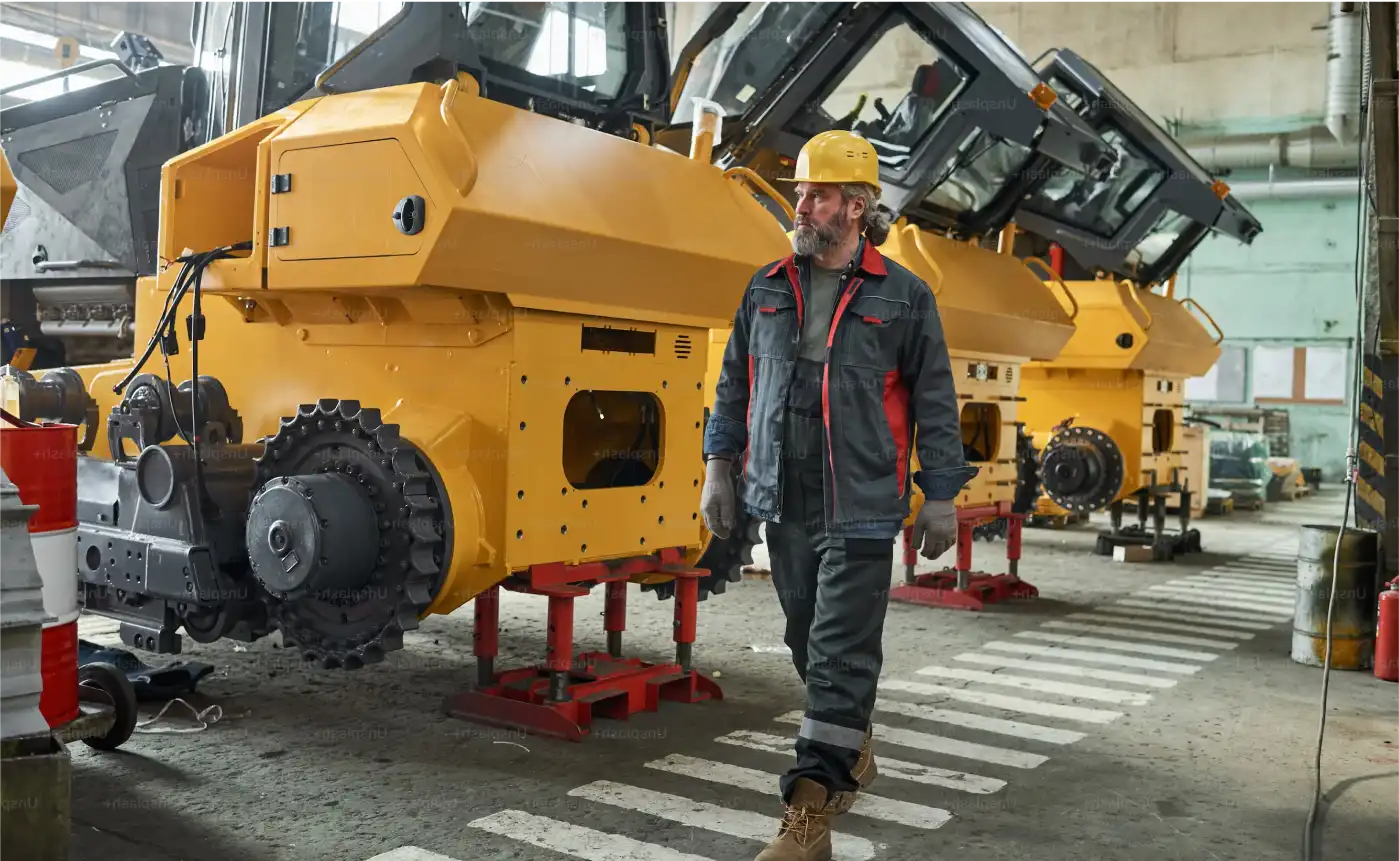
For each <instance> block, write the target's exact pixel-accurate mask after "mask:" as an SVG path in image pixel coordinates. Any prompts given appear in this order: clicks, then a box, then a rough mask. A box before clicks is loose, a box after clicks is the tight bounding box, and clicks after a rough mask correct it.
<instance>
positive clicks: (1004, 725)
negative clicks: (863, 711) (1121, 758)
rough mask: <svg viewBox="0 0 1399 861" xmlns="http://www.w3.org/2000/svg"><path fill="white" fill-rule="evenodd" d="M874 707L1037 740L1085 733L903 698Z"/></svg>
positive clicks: (1064, 739)
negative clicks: (970, 712)
mask: <svg viewBox="0 0 1399 861" xmlns="http://www.w3.org/2000/svg"><path fill="white" fill-rule="evenodd" d="M874 707H875V708H876V709H878V710H880V711H886V712H890V713H892V714H901V715H905V716H907V717H915V718H919V719H921V720H926V721H933V722H935V723H945V724H950V725H952V726H960V727H966V728H967V729H979V730H983V731H985V732H995V733H1001V734H1003V735H1010V736H1015V737H1017V738H1031V739H1034V740H1035V741H1043V742H1046V743H1048V744H1072V743H1074V742H1076V741H1079V740H1081V739H1082V738H1083V737H1084V735H1085V734H1084V733H1081V732H1075V731H1073V730H1068V729H1056V728H1055V727H1048V726H1040V725H1039V724H1033V723H1025V722H1024V721H1018V720H1003V719H1001V718H992V717H986V716H985V715H974V714H969V713H967V712H959V711H953V710H951V709H940V708H934V707H932V706H925V705H921V704H919V703H908V702H904V701H902V700H889V699H880V700H878V701H877V702H875V704H874Z"/></svg>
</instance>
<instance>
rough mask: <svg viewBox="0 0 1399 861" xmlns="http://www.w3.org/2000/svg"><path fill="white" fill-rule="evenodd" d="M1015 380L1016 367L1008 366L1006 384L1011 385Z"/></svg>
mask: <svg viewBox="0 0 1399 861" xmlns="http://www.w3.org/2000/svg"><path fill="white" fill-rule="evenodd" d="M1014 382H1015V369H1014V368H1006V385H1011V384H1012V383H1014Z"/></svg>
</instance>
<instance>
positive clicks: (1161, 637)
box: [1043, 621, 1239, 649]
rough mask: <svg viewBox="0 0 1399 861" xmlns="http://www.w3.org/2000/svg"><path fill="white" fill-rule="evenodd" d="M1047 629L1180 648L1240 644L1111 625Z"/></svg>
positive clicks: (1053, 625) (1060, 624)
mask: <svg viewBox="0 0 1399 861" xmlns="http://www.w3.org/2000/svg"><path fill="white" fill-rule="evenodd" d="M1043 627H1045V628H1059V629H1061V630H1064V631H1084V632H1086V633H1089V634H1102V635H1104V636H1107V635H1110V634H1111V635H1116V636H1119V637H1130V638H1132V639H1136V640H1151V641H1153V642H1157V643H1175V644H1176V645H1178V646H1201V647H1203V648H1207V649H1237V648H1238V647H1239V644H1238V643H1230V642H1226V641H1224V640H1211V639H1208V638H1206V637H1187V636H1185V635H1183V634H1163V633H1161V632H1160V631H1143V630H1140V629H1138V628H1114V627H1112V626H1110V625H1085V624H1082V623H1079V622H1059V621H1049V622H1045V623H1044V625H1043Z"/></svg>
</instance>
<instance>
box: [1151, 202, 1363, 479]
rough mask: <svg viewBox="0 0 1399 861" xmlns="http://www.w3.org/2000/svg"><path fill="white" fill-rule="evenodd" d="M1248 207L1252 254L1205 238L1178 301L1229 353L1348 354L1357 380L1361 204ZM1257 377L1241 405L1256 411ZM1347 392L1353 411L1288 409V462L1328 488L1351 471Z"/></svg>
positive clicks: (1319, 407) (1249, 372) (1318, 407)
mask: <svg viewBox="0 0 1399 861" xmlns="http://www.w3.org/2000/svg"><path fill="white" fill-rule="evenodd" d="M1246 205H1247V206H1248V208H1249V209H1250V210H1251V211H1252V212H1253V213H1254V215H1255V216H1256V217H1257V218H1258V219H1259V221H1260V222H1261V223H1262V224H1263V233H1262V234H1261V235H1260V236H1259V237H1258V238H1257V239H1255V240H1254V242H1253V245H1252V246H1248V247H1245V246H1242V245H1240V244H1239V243H1237V242H1234V241H1233V240H1231V239H1227V238H1223V237H1214V238H1211V239H1208V240H1206V241H1205V242H1204V243H1202V244H1201V246H1200V247H1199V248H1198V249H1196V251H1195V253H1194V254H1193V255H1192V256H1191V257H1190V259H1189V260H1187V261H1186V265H1185V266H1184V267H1182V269H1181V274H1180V277H1179V279H1178V281H1177V285H1176V293H1177V295H1179V296H1191V297H1194V299H1195V300H1196V301H1197V302H1199V303H1200V304H1201V305H1202V306H1204V308H1205V310H1206V311H1208V312H1209V314H1210V315H1211V316H1212V317H1214V319H1215V321H1216V322H1218V323H1219V326H1220V328H1221V329H1222V330H1223V331H1224V335H1225V340H1224V342H1223V344H1222V346H1226V347H1227V346H1241V347H1252V346H1254V345H1259V344H1265V345H1279V346H1281V345H1297V346H1310V345H1318V346H1345V347H1348V348H1350V359H1349V361H1348V367H1347V374H1353V373H1354V364H1353V363H1354V349H1353V342H1354V336H1355V315H1356V302H1355V278H1356V256H1355V255H1356V247H1357V239H1358V233H1357V224H1356V217H1357V207H1358V205H1359V198H1358V197H1346V198H1325V199H1311V200H1307V199H1303V200H1259V201H1252V202H1248V203H1247V204H1246ZM1251 376H1252V366H1251V363H1249V364H1246V366H1245V381H1246V383H1245V392H1244V400H1243V401H1242V403H1252V399H1253V391H1252V383H1251V379H1250V378H1251ZM1347 379H1348V380H1349V377H1347ZM1349 388H1350V386H1349V385H1347V405H1346V406H1323V405H1313V404H1294V405H1289V406H1287V407H1285V408H1286V409H1287V410H1288V411H1289V413H1290V416H1289V424H1290V427H1291V440H1290V441H1289V447H1290V453H1291V455H1292V456H1294V457H1297V458H1299V459H1300V460H1301V462H1302V465H1303V466H1316V467H1320V468H1321V469H1322V470H1323V479H1324V480H1329V481H1336V480H1338V479H1339V478H1340V477H1341V476H1342V474H1343V473H1344V471H1345V457H1346V445H1347V444H1348V442H1349V437H1350V424H1351V418H1350V416H1351V413H1350V409H1351V408H1350V406H1349V403H1350V400H1351V395H1350V393H1349ZM1211 403H1219V402H1211ZM1270 406H1275V405H1270Z"/></svg>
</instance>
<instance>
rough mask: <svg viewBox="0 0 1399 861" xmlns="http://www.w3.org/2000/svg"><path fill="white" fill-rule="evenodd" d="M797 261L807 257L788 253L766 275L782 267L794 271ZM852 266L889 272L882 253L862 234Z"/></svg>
mask: <svg viewBox="0 0 1399 861" xmlns="http://www.w3.org/2000/svg"><path fill="white" fill-rule="evenodd" d="M854 261H858V262H854ZM799 262H800V264H801V265H805V264H807V263H808V262H809V259H808V258H801V260H800V261H798V258H797V256H796V255H795V254H788V255H787V256H786V257H784V258H782V259H781V260H779V261H777V262H776V263H774V264H773V265H772V268H771V269H769V270H768V271H767V277H768V278H774V277H776V276H777V275H778V273H780V272H782V271H783V270H784V269H789V270H792V271H795V270H796V269H797V267H798V265H799ZM852 266H853V268H854V269H855V270H856V271H859V272H863V273H865V274H866V275H888V274H889V270H888V269H887V268H886V267H885V266H884V255H882V254H880V253H879V249H878V248H876V247H875V245H874V243H872V242H870V241H869V240H868V239H866V238H865V237H864V236H861V237H860V244H859V245H858V246H856V248H855V257H854V258H853V260H852Z"/></svg>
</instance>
